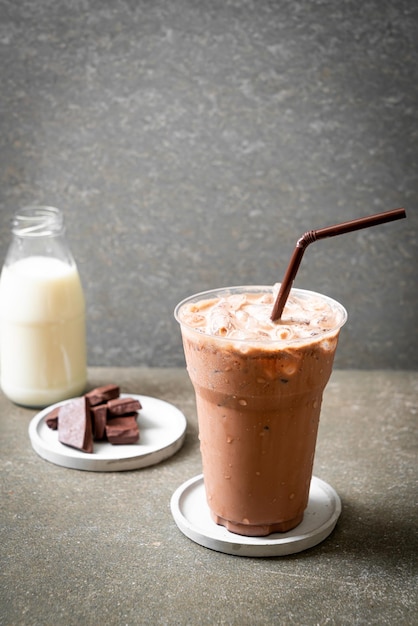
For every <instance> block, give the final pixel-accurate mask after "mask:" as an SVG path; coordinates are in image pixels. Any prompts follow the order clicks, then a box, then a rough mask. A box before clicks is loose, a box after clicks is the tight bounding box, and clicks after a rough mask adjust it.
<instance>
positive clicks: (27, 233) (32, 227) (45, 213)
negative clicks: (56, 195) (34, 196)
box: [12, 206, 64, 237]
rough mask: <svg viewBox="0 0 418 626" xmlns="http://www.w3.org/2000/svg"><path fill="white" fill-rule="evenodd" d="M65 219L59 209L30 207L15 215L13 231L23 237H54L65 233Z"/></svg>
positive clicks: (20, 210)
mask: <svg viewBox="0 0 418 626" xmlns="http://www.w3.org/2000/svg"><path fill="white" fill-rule="evenodd" d="M63 229H64V218H63V214H62V212H61V211H60V210H59V209H56V208H55V207H49V206H28V207H24V208H23V209H19V211H18V212H17V213H16V214H15V216H14V217H13V221H12V231H13V233H14V234H15V235H20V236H21V237H45V236H54V235H58V234H60V233H62V232H63Z"/></svg>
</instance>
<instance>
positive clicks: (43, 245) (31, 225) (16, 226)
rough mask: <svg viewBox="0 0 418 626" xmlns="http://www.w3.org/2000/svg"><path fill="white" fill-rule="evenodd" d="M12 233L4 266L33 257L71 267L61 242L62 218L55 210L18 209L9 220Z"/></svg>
mask: <svg viewBox="0 0 418 626" xmlns="http://www.w3.org/2000/svg"><path fill="white" fill-rule="evenodd" d="M12 233H13V238H12V242H11V244H10V247H9V250H8V254H7V256H6V260H5V264H6V265H11V264H13V263H15V262H16V261H19V260H21V259H23V258H27V257H33V256H36V257H37V256H42V257H52V258H55V259H59V260H61V261H64V262H65V263H67V264H69V265H74V259H73V256H72V254H71V251H70V249H69V247H68V245H67V242H66V238H65V227H64V216H63V214H62V212H61V211H60V210H59V209H56V208H54V207H49V206H29V207H24V208H23V209H20V210H19V211H18V212H17V213H16V214H15V216H14V218H13V221H12Z"/></svg>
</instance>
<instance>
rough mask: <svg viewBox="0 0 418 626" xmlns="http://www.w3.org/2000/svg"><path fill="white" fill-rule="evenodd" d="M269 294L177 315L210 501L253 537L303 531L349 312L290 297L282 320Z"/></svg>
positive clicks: (237, 292) (212, 295) (213, 300)
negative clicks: (327, 393)
mask: <svg viewBox="0 0 418 626" xmlns="http://www.w3.org/2000/svg"><path fill="white" fill-rule="evenodd" d="M275 295H276V292H275V291H274V289H273V288H272V287H232V288H230V289H221V290H214V291H209V292H206V293H201V294H197V295H195V296H192V297H191V298H188V299H186V300H184V301H183V302H181V303H180V304H179V305H178V306H177V308H176V312H175V315H176V319H177V320H178V321H179V322H180V325H181V331H182V337H183V345H184V351H185V356H186V363H187V370H188V373H189V376H190V378H191V381H192V383H193V386H194V389H195V392H196V403H197V413H198V420H199V438H200V446H201V453H202V463H203V475H204V483H205V490H206V497H207V502H208V505H209V508H210V511H211V515H212V517H213V519H214V520H215V522H217V523H218V524H223V525H224V526H226V527H227V529H228V530H230V531H231V532H234V533H238V534H241V535H248V536H262V535H268V534H270V533H272V532H285V531H288V530H290V529H292V528H294V527H295V526H297V525H298V524H299V523H300V522H301V521H302V518H303V513H304V510H305V508H306V506H307V503H308V497H309V487H310V482H311V477H312V466H313V460H314V453H315V444H316V436H317V430H318V422H319V414H320V409H321V402H322V393H323V390H324V388H325V386H326V384H327V382H328V380H329V377H330V375H331V370H332V364H333V360H334V354H335V349H336V347H337V342H338V334H339V331H340V328H341V326H342V325H343V324H344V323H345V321H346V318H347V314H346V311H345V309H344V308H343V307H342V306H341V305H340V304H339V303H338V302H336V301H335V300H331V299H330V298H327V297H326V296H322V295H320V294H317V293H314V292H310V291H304V290H299V289H293V290H292V292H291V294H290V296H289V298H288V300H287V303H286V307H285V309H284V312H283V315H282V318H281V320H280V321H279V322H272V321H271V320H270V314H271V310H272V306H273V302H274V299H275Z"/></svg>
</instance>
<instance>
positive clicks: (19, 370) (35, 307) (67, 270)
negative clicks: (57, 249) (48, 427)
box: [0, 256, 87, 407]
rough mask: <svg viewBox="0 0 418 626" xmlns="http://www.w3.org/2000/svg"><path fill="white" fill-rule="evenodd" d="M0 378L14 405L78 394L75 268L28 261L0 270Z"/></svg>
mask: <svg viewBox="0 0 418 626" xmlns="http://www.w3.org/2000/svg"><path fill="white" fill-rule="evenodd" d="M0 375H1V386H2V389H3V391H4V393H5V394H6V395H7V396H8V397H9V398H10V399H11V400H12V401H13V402H16V403H18V404H24V405H29V406H38V407H40V406H46V405H48V404H52V403H54V402H58V401H59V400H63V399H64V398H69V397H72V396H77V395H80V394H82V393H83V391H84V387H85V384H86V377H87V374H86V340H85V305H84V296H83V290H82V287H81V282H80V278H79V275H78V271H77V268H76V266H75V265H69V264H67V263H64V262H63V261H60V260H58V259H55V258H50V257H42V256H32V257H27V258H24V259H22V260H20V261H16V262H15V263H13V264H12V265H8V266H7V265H6V266H4V267H3V271H2V274H1V278H0Z"/></svg>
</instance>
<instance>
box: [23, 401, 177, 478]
mask: <svg viewBox="0 0 418 626" xmlns="http://www.w3.org/2000/svg"><path fill="white" fill-rule="evenodd" d="M121 397H130V398H137V399H138V400H139V401H140V403H141V405H142V409H141V410H140V411H139V413H138V426H139V432H140V440H139V442H138V443H136V444H129V445H112V444H111V443H108V442H97V441H95V442H94V452H93V453H92V454H89V453H86V452H81V450H76V449H75V448H70V447H69V446H65V445H64V444H62V443H60V442H59V441H58V431H56V430H51V429H50V428H49V427H48V426H47V425H46V422H45V417H46V416H47V415H48V413H49V412H50V411H51V409H52V408H53V407H55V406H57V405H61V404H65V402H58V403H57V404H53V405H51V406H50V407H48V408H46V409H43V410H42V411H40V413H38V414H37V415H35V417H34V418H33V419H32V421H31V423H30V424H29V437H30V440H31V443H32V447H33V449H34V450H35V452H37V454H39V456H41V457H42V458H43V459H46V460H47V461H50V462H51V463H55V464H56V465H62V466H63V467H69V468H71V469H78V470H89V471H93V472H120V471H123V470H133V469H139V468H141V467H148V466H149V465H155V464H156V463H160V462H161V461H163V460H165V459H167V458H168V457H170V456H172V455H173V454H175V453H176V452H177V451H178V450H179V449H180V448H181V446H182V445H183V442H184V438H185V434H186V426H187V421H186V418H185V416H184V415H183V413H181V411H179V409H177V408H176V407H175V406H173V405H172V404H169V403H168V402H165V401H164V400H158V399H157V398H151V397H149V396H138V395H134V394H121ZM66 402H69V400H66Z"/></svg>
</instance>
